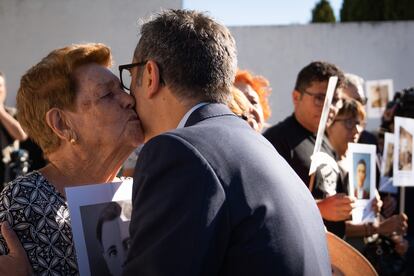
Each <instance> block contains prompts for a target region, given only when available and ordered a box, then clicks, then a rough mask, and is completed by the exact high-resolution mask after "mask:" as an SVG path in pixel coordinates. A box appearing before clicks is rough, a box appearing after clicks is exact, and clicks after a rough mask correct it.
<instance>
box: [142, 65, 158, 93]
mask: <svg viewBox="0 0 414 276" xmlns="http://www.w3.org/2000/svg"><path fill="white" fill-rule="evenodd" d="M144 70H145V71H144V76H145V75H146V76H147V78H146V80H144V82H145V83H144V85H145V86H146V88H147V94H148V97H149V98H152V97H154V96H155V95H156V94H157V92H158V91H159V88H160V78H161V76H160V69H159V67H158V64H157V63H156V62H155V61H153V60H148V62H147V64H146V65H145V69H144Z"/></svg>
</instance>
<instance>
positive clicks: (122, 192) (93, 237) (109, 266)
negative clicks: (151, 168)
mask: <svg viewBox="0 0 414 276" xmlns="http://www.w3.org/2000/svg"><path fill="white" fill-rule="evenodd" d="M131 196H132V178H129V179H126V180H124V181H122V182H113V183H105V184H96V185H87V186H78V187H71V188H66V197H67V200H68V206H69V211H70V214H71V224H72V232H73V240H74V243H75V249H76V255H77V261H78V266H79V274H80V275H82V276H84V275H113V276H115V275H121V273H122V264H123V262H124V261H125V258H126V253H127V250H128V248H129V230H128V229H129V222H130V220H131V211H132V204H131Z"/></svg>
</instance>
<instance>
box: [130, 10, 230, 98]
mask: <svg viewBox="0 0 414 276" xmlns="http://www.w3.org/2000/svg"><path fill="white" fill-rule="evenodd" d="M134 57H135V59H136V60H137V62H142V61H146V60H149V59H151V60H154V61H155V62H156V63H157V65H158V66H159V68H160V75H161V78H162V79H163V81H165V83H166V85H168V86H169V87H171V88H172V91H173V93H175V95H176V96H177V97H179V98H181V99H187V98H190V99H198V100H202V101H207V102H220V103H226V102H227V100H228V98H229V97H230V88H231V86H232V84H233V81H234V77H235V73H236V68H237V57H236V47H235V41H234V39H233V37H232V35H231V34H230V31H229V30H228V29H227V28H226V27H225V26H223V25H221V24H219V23H217V22H216V21H214V20H213V19H212V18H210V17H208V16H206V15H204V14H203V13H200V12H196V11H189V10H167V11H163V12H161V13H159V14H158V15H157V16H156V17H155V18H153V19H151V20H150V21H148V22H146V23H144V24H143V25H142V28H141V38H140V41H139V42H138V45H137V48H136V49H135V53H134Z"/></svg>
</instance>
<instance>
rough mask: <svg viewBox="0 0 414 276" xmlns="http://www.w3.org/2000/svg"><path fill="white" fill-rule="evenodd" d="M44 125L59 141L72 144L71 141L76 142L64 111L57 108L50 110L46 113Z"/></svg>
mask: <svg viewBox="0 0 414 276" xmlns="http://www.w3.org/2000/svg"><path fill="white" fill-rule="evenodd" d="M46 123H47V125H48V126H49V127H50V128H51V129H52V131H53V132H54V133H55V134H56V135H57V136H58V137H59V138H60V139H62V140H66V141H68V142H71V143H72V144H73V143H74V142H72V140H74V141H75V142H76V139H77V137H76V133H75V132H74V131H73V129H72V128H71V126H70V121H69V120H68V118H67V116H66V114H65V111H63V110H61V109H59V108H52V109H50V110H49V111H48V112H46Z"/></svg>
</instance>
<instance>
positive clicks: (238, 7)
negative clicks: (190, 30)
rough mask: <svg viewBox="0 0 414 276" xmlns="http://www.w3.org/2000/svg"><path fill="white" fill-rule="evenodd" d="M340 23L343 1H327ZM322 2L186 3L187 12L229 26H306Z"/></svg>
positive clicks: (187, 0) (231, 0) (246, 0)
mask: <svg viewBox="0 0 414 276" xmlns="http://www.w3.org/2000/svg"><path fill="white" fill-rule="evenodd" d="M328 1H329V2H330V4H331V6H332V8H333V10H334V13H335V16H336V18H337V20H338V19H339V10H340V8H341V5H342V0H328ZM317 2H319V0H183V6H184V8H186V9H195V10H201V11H208V12H209V13H210V15H211V16H213V17H214V18H216V19H218V20H219V21H221V22H222V23H224V24H225V25H228V26H240V25H287V24H306V23H309V21H310V19H311V11H312V9H313V7H314V6H315V4H316V3H317Z"/></svg>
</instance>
